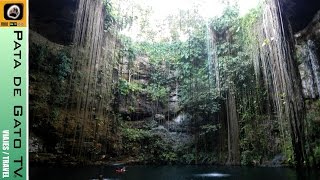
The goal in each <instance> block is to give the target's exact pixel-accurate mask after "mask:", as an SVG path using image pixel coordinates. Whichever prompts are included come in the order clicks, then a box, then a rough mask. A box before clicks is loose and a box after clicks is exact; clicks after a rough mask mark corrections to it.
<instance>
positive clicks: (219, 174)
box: [195, 173, 231, 177]
mask: <svg viewBox="0 0 320 180" xmlns="http://www.w3.org/2000/svg"><path fill="white" fill-rule="evenodd" d="M195 176H197V177H229V176H231V175H230V174H221V173H207V174H196V175H195Z"/></svg>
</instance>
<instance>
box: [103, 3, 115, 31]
mask: <svg viewBox="0 0 320 180" xmlns="http://www.w3.org/2000/svg"><path fill="white" fill-rule="evenodd" d="M103 5H104V7H105V15H104V24H105V25H104V30H110V27H111V26H112V25H114V24H115V23H116V20H115V18H114V15H113V14H112V4H111V2H110V0H103Z"/></svg>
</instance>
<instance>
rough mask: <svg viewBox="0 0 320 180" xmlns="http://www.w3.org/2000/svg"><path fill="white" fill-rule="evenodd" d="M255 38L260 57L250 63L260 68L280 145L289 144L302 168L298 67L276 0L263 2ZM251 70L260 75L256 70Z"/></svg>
mask: <svg viewBox="0 0 320 180" xmlns="http://www.w3.org/2000/svg"><path fill="white" fill-rule="evenodd" d="M256 37H257V40H258V44H259V49H260V50H259V53H260V57H258V58H256V59H254V63H255V67H259V66H260V67H261V69H262V74H263V78H264V82H265V85H266V86H267V87H266V88H267V89H268V91H269V94H270V96H271V98H272V99H273V102H274V107H275V110H276V113H277V116H278V121H279V124H280V127H281V132H282V139H283V141H285V140H291V142H292V148H293V151H294V156H295V160H296V162H297V165H298V166H300V165H303V163H304V161H305V160H306V153H305V149H304V144H305V143H304V123H303V122H304V118H305V107H304V100H303V95H302V87H301V80H300V76H299V73H298V68H297V67H298V66H297V64H296V62H295V60H294V58H293V57H294V55H293V52H294V46H293V36H292V33H291V27H290V24H289V22H288V20H287V18H286V17H285V15H284V14H282V7H281V2H280V1H279V0H267V1H265V4H264V9H263V16H262V21H261V22H260V23H258V27H257V31H256ZM255 69H256V71H260V68H255ZM256 74H260V72H256ZM257 78H259V77H257ZM286 131H288V133H286ZM283 146H284V145H283Z"/></svg>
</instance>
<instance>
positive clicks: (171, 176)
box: [29, 166, 320, 180]
mask: <svg viewBox="0 0 320 180" xmlns="http://www.w3.org/2000/svg"><path fill="white" fill-rule="evenodd" d="M126 168H127V171H126V172H125V173H122V174H118V173H116V172H115V169H116V167H115V166H101V167H86V168H84V167H83V168H56V167H55V168H44V167H37V168H35V167H34V168H33V167H31V168H30V174H29V175H30V180H34V179H43V180H44V179H45V180H89V179H97V178H98V176H99V174H103V177H104V178H105V179H119V180H201V179H218V180H220V179H221V180H319V179H320V172H319V171H317V170H309V171H307V170H303V171H302V170H301V171H297V170H295V169H290V168H262V167H227V166H218V167H217V166H126Z"/></svg>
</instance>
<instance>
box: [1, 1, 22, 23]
mask: <svg viewBox="0 0 320 180" xmlns="http://www.w3.org/2000/svg"><path fill="white" fill-rule="evenodd" d="M22 17H23V5H22V4H6V5H4V18H5V19H6V20H21V19H22Z"/></svg>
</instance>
